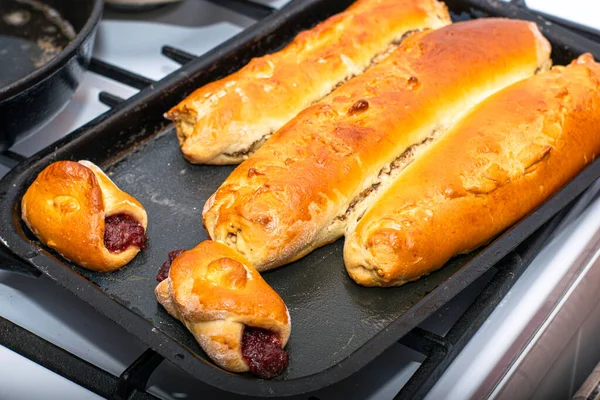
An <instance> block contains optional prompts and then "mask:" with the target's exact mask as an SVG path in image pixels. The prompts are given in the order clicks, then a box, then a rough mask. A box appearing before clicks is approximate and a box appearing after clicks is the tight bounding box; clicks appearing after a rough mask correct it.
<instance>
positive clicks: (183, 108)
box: [166, 0, 450, 164]
mask: <svg viewBox="0 0 600 400" xmlns="http://www.w3.org/2000/svg"><path fill="white" fill-rule="evenodd" d="M449 23H450V17H449V15H448V12H447V10H446V7H445V6H444V5H443V4H442V3H439V2H437V1H436V0H359V1H357V2H356V3H355V4H354V5H353V6H352V7H350V8H349V9H348V10H347V11H345V12H342V13H340V14H337V15H335V16H333V17H331V18H329V19H328V20H326V21H324V22H322V23H320V24H319V25H317V26H316V27H315V28H313V29H311V30H308V31H305V32H301V33H300V34H299V35H298V36H297V37H296V38H295V39H294V41H292V43H290V44H289V45H288V46H286V47H285V48H284V49H283V50H281V51H279V52H277V53H274V54H269V55H265V56H263V57H260V58H255V59H253V60H252V61H251V62H250V63H249V64H248V65H247V66H245V67H244V68H242V69H241V70H240V71H238V72H236V73H234V74H232V75H230V76H228V77H226V78H224V79H221V80H219V81H217V82H213V83H210V84H208V85H206V86H204V87H202V88H200V89H198V90H196V91H195V92H194V93H192V94H191V95H190V96H189V97H187V98H186V99H185V100H183V101H182V102H181V103H180V104H178V105H177V106H175V107H173V108H172V109H171V110H170V111H169V112H168V113H167V114H166V117H167V118H169V119H171V120H173V121H175V125H176V127H177V136H178V138H179V142H180V145H181V149H182V151H183V154H184V156H185V157H186V158H187V159H188V160H189V161H191V162H194V163H209V164H237V163H239V162H241V161H242V160H243V159H244V157H245V156H247V154H248V153H249V152H248V150H249V149H252V150H256V149H257V148H258V147H260V145H261V144H262V142H264V140H266V137H267V136H269V135H271V134H272V133H273V132H275V131H277V130H278V129H279V128H280V127H282V126H283V125H284V124H285V123H286V122H287V121H289V120H290V119H292V118H293V117H294V116H295V115H296V114H297V113H298V112H300V111H301V110H302V109H304V108H305V107H307V106H309V105H310V104H312V103H313V102H315V101H317V100H319V99H321V98H323V97H324V96H325V95H327V94H328V93H330V92H331V91H332V90H333V89H334V88H335V87H336V85H338V84H339V83H341V82H343V81H345V80H347V79H349V78H350V77H352V76H354V75H358V74H360V73H361V72H363V71H364V70H365V69H366V68H368V66H369V65H370V64H371V62H372V59H373V58H375V57H376V56H377V55H379V54H381V53H385V52H386V50H387V49H388V47H389V46H390V45H391V44H392V43H393V42H395V41H399V40H400V39H401V38H402V37H403V35H405V34H406V33H407V32H410V31H415V30H423V29H435V28H439V27H441V26H444V25H447V24H449Z"/></svg>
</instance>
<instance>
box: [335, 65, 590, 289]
mask: <svg viewBox="0 0 600 400" xmlns="http://www.w3.org/2000/svg"><path fill="white" fill-rule="evenodd" d="M598 154H600V64H597V63H595V62H594V61H593V58H592V57H591V55H589V54H586V55H583V56H581V57H580V58H579V59H577V60H576V61H574V62H573V63H572V64H571V65H570V66H568V67H555V68H553V69H552V70H551V71H549V72H546V73H543V74H539V75H537V76H535V77H532V78H530V79H527V80H525V81H522V82H519V83H516V84H514V85H512V86H510V87H508V88H506V89H504V90H503V91H501V92H499V93H497V94H495V95H493V96H492V97H490V98H488V99H487V100H485V101H484V102H482V103H481V104H479V105H478V106H477V107H476V108H475V109H473V110H472V111H471V112H470V113H469V115H468V116H466V117H465V118H464V119H463V120H461V121H460V122H459V123H458V124H457V125H456V126H455V127H454V128H453V129H452V130H451V131H450V132H448V133H447V134H446V135H445V136H444V137H443V138H442V139H440V140H439V141H438V143H437V144H435V145H434V146H433V147H432V148H431V149H430V150H429V151H428V152H427V153H426V154H425V155H423V156H422V157H421V158H419V159H418V160H416V161H415V162H414V163H412V164H411V165H410V166H409V167H408V168H406V170H405V171H404V172H403V173H402V174H401V175H400V176H399V178H398V179H397V180H396V182H394V184H393V186H391V187H390V188H389V189H388V190H387V191H386V192H385V193H383V194H382V196H381V198H380V199H379V200H378V201H377V202H375V203H374V204H373V205H372V207H371V209H370V210H369V211H368V212H367V213H366V214H365V216H364V217H363V218H362V219H361V221H360V222H359V223H358V225H357V226H356V229H353V230H351V231H350V232H349V234H348V235H347V236H346V242H345V247H344V260H345V262H346V268H347V270H348V273H349V274H350V276H351V277H352V279H354V280H355V281H356V282H358V283H360V284H362V285H367V286H392V285H402V284H404V283H406V282H409V281H413V280H415V279H418V278H419V277H421V276H423V275H426V274H428V273H430V272H432V271H434V270H436V269H438V268H440V267H441V266H443V265H444V264H445V263H446V262H447V261H448V260H449V259H450V258H451V257H453V256H454V255H457V254H460V253H468V252H470V251H471V250H473V249H475V248H477V247H479V246H481V245H483V244H485V243H487V242H489V241H490V240H491V239H493V238H494V237H495V236H496V235H498V234H499V233H500V232H502V231H503V230H504V229H506V228H508V227H509V226H511V225H512V224H514V223H515V222H517V221H518V220H519V219H521V218H522V217H524V216H525V215H526V214H528V213H529V212H531V211H532V210H534V209H535V208H536V207H537V206H538V205H540V204H541V203H542V202H543V201H544V200H545V199H546V198H548V197H549V196H550V195H552V194H553V193H554V192H555V191H556V190H558V189H559V188H560V187H561V186H563V185H564V184H566V183H567V182H568V181H569V180H570V179H572V178H573V177H574V176H575V175H576V174H577V173H578V172H579V171H580V170H581V169H583V168H584V167H585V166H586V165H587V164H588V163H590V162H592V161H593V160H594V158H595V157H596V156H597V155H598Z"/></svg>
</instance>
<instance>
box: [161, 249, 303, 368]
mask: <svg viewBox="0 0 600 400" xmlns="http://www.w3.org/2000/svg"><path fill="white" fill-rule="evenodd" d="M155 293H156V298H157V299H158V302H159V303H160V304H162V305H163V306H164V307H165V309H166V310H167V311H168V313H169V314H171V315H172V316H173V317H175V318H177V319H178V320H180V321H181V322H183V324H184V325H185V326H186V328H187V329H189V331H190V332H191V333H192V334H193V335H194V337H195V338H196V340H197V341H198V343H199V344H200V346H201V347H202V349H204V351H205V352H206V354H208V356H209V357H210V358H211V359H212V360H213V361H214V362H215V363H216V364H217V365H219V366H220V367H222V368H224V369H226V370H228V371H232V372H246V371H251V372H253V373H254V374H256V375H258V376H260V377H263V378H272V377H274V376H276V375H278V374H279V373H281V372H282V371H283V369H285V367H286V366H287V353H285V352H284V351H283V350H282V349H283V347H284V346H285V345H286V343H287V341H288V338H289V336H290V329H291V326H290V316H289V313H288V310H287V307H286V306H285V304H284V303H283V301H282V300H281V298H280V297H279V295H278V294H277V293H275V291H274V290H273V289H272V288H271V287H270V286H269V285H268V284H267V283H266V282H265V281H264V279H263V278H262V277H261V276H260V274H259V273H258V272H257V271H256V269H254V268H253V267H252V265H251V264H250V263H249V262H248V260H246V259H245V258H244V257H242V256H241V255H240V254H238V253H237V252H236V251H235V250H233V249H231V248H229V247H227V246H225V245H223V244H221V243H217V242H212V241H204V242H202V243H200V244H199V245H198V246H196V247H195V248H193V249H192V250H189V251H185V252H183V253H182V254H181V255H179V256H177V257H176V258H175V259H174V260H173V261H172V264H171V265H170V270H169V271H168V278H167V279H165V280H163V281H162V282H161V283H160V284H159V285H158V286H157V287H156V290H155Z"/></svg>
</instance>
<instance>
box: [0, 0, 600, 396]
mask: <svg viewBox="0 0 600 400" xmlns="http://www.w3.org/2000/svg"><path fill="white" fill-rule="evenodd" d="M350 3H351V1H349V0H307V1H295V2H293V3H291V4H290V5H288V6H286V7H284V8H283V9H281V10H280V11H278V12H276V13H274V14H273V15H271V16H269V17H267V18H265V19H264V20H262V21H261V22H259V23H257V24H255V25H253V26H252V27H250V28H249V29H247V30H246V31H244V32H242V33H241V34H239V35H237V36H236V37H234V38H232V39H231V40H229V41H227V42H225V43H224V44H222V45H221V46H219V47H217V48H215V49H214V50H212V51H210V52H209V53H207V54H206V55H204V56H203V57H200V58H199V59H196V60H194V61H192V62H190V63H188V64H186V65H185V66H183V67H182V68H181V69H179V70H178V71H176V72H174V73H173V74H171V75H169V76H167V77H166V78H165V79H163V80H161V81H160V82H156V83H153V84H152V85H151V86H150V87H148V88H146V89H144V90H142V91H141V92H140V93H139V94H137V95H136V96H135V97H134V98H132V99H131V100H129V101H127V102H126V103H124V104H122V105H120V106H117V107H116V108H115V109H113V110H112V111H111V112H109V113H107V114H104V115H102V116H100V117H99V118H97V119H96V120H94V121H92V122H90V123H89V124H87V125H86V126H84V127H82V128H81V129H78V130H77V131H75V132H74V133H72V134H70V135H69V136H67V137H66V138H64V139H62V140H60V141H58V142H57V143H55V144H53V145H52V146H50V147H48V148H46V149H44V150H42V151H40V152H39V153H38V154H36V155H34V156H33V157H31V158H29V159H27V160H25V161H24V162H22V163H21V164H19V165H18V166H17V167H15V168H14V169H13V170H12V171H11V172H10V173H9V174H8V175H7V176H6V177H5V178H4V179H3V180H2V181H0V240H1V241H2V243H4V244H5V245H6V246H7V247H8V248H9V249H10V250H12V252H13V253H14V254H15V255H16V256H18V257H19V258H20V259H22V260H24V261H26V262H27V263H29V264H31V265H32V266H34V267H35V268H37V269H38V270H39V271H41V272H42V273H44V274H46V275H48V276H49V277H50V278H52V279H53V280H55V281H56V282H57V283H58V284H60V285H62V286H64V287H66V288H67V289H69V290H70V291H72V292H73V293H74V294H75V295H76V296H77V297H79V298H80V299H81V300H83V301H85V302H87V303H89V304H90V305H91V306H92V307H94V308H95V309H97V310H98V311H99V312H101V313H102V314H104V315H106V316H107V317H108V318H110V319H111V320H113V321H115V322H116V323H117V324H119V325H121V326H122V327H123V328H124V329H125V330H127V331H128V332H130V333H132V334H133V335H135V336H136V337H138V338H139V339H140V340H141V341H143V342H144V343H146V344H147V345H148V346H149V347H150V348H152V349H153V350H155V351H156V352H158V353H160V354H161V355H163V356H164V357H165V358H166V359H168V360H170V361H171V362H173V363H174V364H176V365H178V366H179V367H181V368H182V369H183V370H185V371H187V372H188V373H189V374H191V375H192V376H194V377H195V378H197V379H198V380H200V381H203V382H206V383H208V384H210V385H213V386H215V387H218V388H220V389H223V390H226V391H229V392H234V393H239V394H246V395H255V396H286V395H294V394H300V393H306V392H310V391H314V390H317V389H320V388H322V387H325V386H328V385H330V384H333V383H335V382H338V381H340V380H342V379H343V378H345V377H348V376H350V375H351V374H352V373H354V372H356V371H358V370H359V369H360V368H362V367H363V366H365V365H366V364H367V363H369V362H370V361H371V360H373V359H374V358H375V357H377V356H378V355H379V354H380V353H382V352H383V351H384V350H385V349H387V348H388V347H389V346H391V345H392V344H394V343H395V342H396V341H397V340H398V339H399V338H400V337H402V336H403V335H404V334H406V333H407V332H409V331H410V330H412V329H413V328H414V327H416V326H417V325H418V324H419V323H421V322H422V321H423V320H424V319H425V318H427V317H428V316H429V315H431V314H432V313H434V312H435V311H436V310H438V309H439V308H441V307H442V306H443V305H444V303H446V302H447V301H448V300H449V299H451V298H452V297H453V296H455V295H456V294H457V293H459V292H460V291H461V290H463V289H464V288H465V287H467V286H468V285H469V284H470V283H471V282H473V281H474V280H475V279H476V278H477V277H479V276H480V275H481V274H482V273H484V272H485V271H487V270H488V269H489V268H491V267H492V266H494V265H495V264H496V263H497V262H498V261H499V260H500V259H501V258H502V257H503V256H505V255H506V254H508V253H509V252H510V251H511V250H512V249H514V248H515V247H516V246H517V245H518V244H520V243H521V242H523V241H524V240H526V239H527V237H528V236H530V235H531V234H532V233H533V232H535V230H536V229H537V228H539V227H540V226H541V225H542V224H544V222H546V221H547V220H548V219H550V218H551V217H552V216H553V215H554V214H556V213H557V212H558V211H559V210H561V209H562V208H563V207H565V206H566V205H567V204H568V203H569V202H570V201H571V200H573V199H574V198H575V197H577V196H578V195H579V194H580V193H581V192H582V191H584V190H585V189H586V188H587V187H588V186H589V185H590V184H591V183H592V182H593V181H594V180H596V179H597V178H598V177H600V162H598V161H597V162H594V163H593V164H591V165H590V166H589V167H588V168H587V169H585V170H584V171H583V172H582V173H580V174H579V175H578V176H577V177H576V178H575V179H574V180H573V181H571V182H570V183H569V184H568V185H567V186H566V187H564V188H563V189H562V190H561V191H560V192H558V193H557V194H556V195H555V196H553V197H552V198H550V199H549V200H548V201H546V203H544V205H542V206H541V207H540V208H538V209H537V210H536V211H534V212H533V213H531V214H530V215H529V216H527V217H526V218H524V219H523V220H521V221H520V222H519V223H517V224H516V225H514V226H513V227H512V228H510V229H509V230H507V231H506V232H505V233H504V234H502V235H501V236H499V237H498V238H497V239H496V240H495V241H493V242H492V243H491V244H490V245H488V246H486V247H485V248H482V249H480V250H478V251H476V252H473V253H471V254H468V255H464V256H460V257H457V258H454V259H453V260H451V261H450V262H449V263H448V264H447V265H446V266H445V267H444V268H442V269H441V270H439V271H437V272H434V273H432V274H431V275H429V276H427V277H425V278H423V279H421V280H419V281H417V282H414V283H409V284H407V285H405V286H402V287H400V288H389V289H382V288H363V287H360V286H358V285H356V284H355V283H354V282H353V281H352V280H351V279H350V278H349V277H348V276H347V275H346V272H345V269H344V266H343V261H342V248H343V241H342V240H339V241H337V242H335V243H333V244H331V245H328V246H325V247H323V248H321V249H318V250H316V251H314V252H313V253H311V254H310V255H308V256H306V257H305V258H303V259H301V260H299V261H297V262H295V263H293V264H292V265H288V266H286V267H283V268H279V269H277V270H274V271H270V272H268V273H265V274H264V277H265V279H266V280H267V282H268V283H269V284H271V285H272V286H273V288H274V289H275V290H276V291H277V292H278V293H279V294H280V295H281V297H282V298H283V300H284V301H285V302H286V304H287V305H288V307H289V310H290V314H291V318H292V326H293V329H292V336H291V339H290V341H289V344H288V346H287V349H288V351H289V354H290V365H289V367H288V369H287V370H286V372H285V373H284V374H283V375H281V376H280V377H278V378H276V379H274V380H270V381H269V380H261V379H257V378H255V377H252V376H250V375H238V374H232V373H229V372H226V371H224V370H222V369H220V368H218V367H217V366H215V365H214V364H213V363H212V362H211V361H210V360H209V359H208V358H207V356H206V355H205V354H204V352H203V351H202V350H201V349H200V347H199V346H198V345H197V343H196V342H195V341H194V340H193V338H192V335H191V334H190V333H189V332H188V331H187V330H186V329H185V328H184V327H183V325H182V324H180V323H179V322H177V321H176V320H175V319H173V318H171V317H170V316H169V315H168V314H167V313H166V311H164V309H163V308H162V307H161V306H159V305H158V303H157V302H156V299H155V298H154V294H153V290H154V287H155V286H156V283H157V282H156V280H155V277H156V274H157V272H158V269H159V267H160V265H161V264H162V263H163V262H164V261H165V260H166V258H167V253H168V252H169V251H171V250H174V249H179V248H188V249H189V248H192V247H193V246H195V245H196V244H197V243H199V242H200V241H202V240H204V239H206V238H207V237H206V233H205V232H204V230H203V228H202V220H201V211H202V206H203V204H204V201H205V200H206V199H207V198H208V197H209V196H210V195H211V194H212V193H213V192H214V191H215V190H216V189H217V188H218V186H219V185H220V184H221V182H223V180H224V179H225V178H226V177H227V175H228V174H229V173H230V172H231V170H232V169H233V167H220V166H201V165H191V164H189V163H187V162H186V161H185V160H184V159H183V158H182V157H181V154H180V151H179V148H178V146H177V142H176V137H175V134H174V132H173V126H172V125H171V124H169V123H168V122H167V121H165V120H164V119H163V118H162V113H163V112H164V111H165V110H167V109H168V108H169V107H170V106H172V105H174V104H176V103H177V102H178V101H180V100H181V99H182V98H183V97H184V96H185V95H187V94H188V93H189V92H191V91H192V90H193V89H195V88H196V87H199V86H201V85H203V84H205V83H207V82H210V81H213V80H215V79H218V78H220V77H223V76H225V75H227V74H229V73H231V72H233V71H235V70H236V69H239V68H240V67H241V66H243V65H245V64H246V63H247V62H248V61H249V60H250V58H252V57H254V56H258V55H262V54H264V53H266V52H270V51H274V50H276V49H279V48H281V47H282V46H283V45H284V44H285V43H287V42H288V41H289V40H290V39H291V38H292V37H293V36H294V35H295V34H296V33H298V32H299V31H300V30H302V29H306V28H309V27H310V26H312V25H314V24H315V23H317V22H318V21H320V20H323V19H324V18H326V17H327V16H329V15H332V14H334V13H336V12H339V11H341V10H342V9H344V8H345V7H347V6H348V5H349V4H350ZM447 4H448V6H449V8H450V10H451V11H452V12H453V17H454V19H455V20H463V19H470V18H477V17H482V16H486V15H489V16H505V17H511V18H521V19H529V20H535V21H536V22H538V24H539V26H540V28H541V30H542V32H543V33H544V34H545V35H546V37H547V38H548V39H549V40H550V41H551V42H552V44H553V47H554V50H553V59H554V60H555V62H556V63H557V64H564V63H568V62H569V61H570V60H571V59H573V58H575V57H576V56H577V55H578V54H580V53H582V52H585V51H589V52H591V53H592V54H594V56H595V57H596V58H600V45H598V44H597V43H595V42H593V41H590V40H589V39H586V38H583V37H580V36H578V35H576V34H573V33H571V32H569V31H568V30H566V29H564V28H561V27H559V26H555V25H553V24H552V23H549V22H545V21H543V20H540V19H538V18H537V17H536V16H534V15H532V14H530V13H528V12H527V11H524V10H522V9H520V8H518V7H515V6H513V5H510V4H506V3H502V2H497V1H492V0H487V1H485V0H461V1H454V0H451V1H448V2H447ZM65 159H69V160H78V159H88V160H91V161H93V162H95V163H97V164H99V165H100V166H102V167H103V168H104V169H105V170H106V171H107V173H108V174H109V175H110V176H111V178H112V179H113V180H114V181H115V183H116V184H117V185H118V186H120V187H121V188H122V189H123V190H125V191H127V192H129V193H130V194H132V195H133V196H135V197H136V198H137V199H138V200H139V201H140V202H141V203H142V204H144V206H145V207H146V210H147V211H148V215H149V219H150V221H149V226H148V231H147V234H148V237H149V244H148V249H147V250H146V251H145V252H143V253H141V254H140V255H138V256H137V257H136V258H135V259H134V260H133V261H132V262H131V263H130V264H129V265H128V266H127V267H125V268H123V269H122V270H119V271H117V272H114V273H110V274H101V273H95V272H91V271H87V270H85V269H82V268H79V267H77V266H76V265H73V264H71V263H69V262H67V261H65V260H64V259H62V258H61V257H60V256H58V255H57V254H56V253H55V252H53V251H49V250H48V249H46V248H44V247H42V246H41V245H40V244H39V242H38V241H37V240H36V239H35V237H34V236H33V235H31V233H30V232H28V230H27V229H26V228H25V227H24V225H23V224H22V222H21V220H20V217H19V215H20V207H19V203H20V199H21V197H22V195H23V193H24V191H25V190H26V188H27V187H28V186H29V184H30V183H31V182H32V181H33V179H34V178H35V176H36V175H37V174H38V173H39V172H40V171H41V170H42V169H43V168H44V167H46V166H47V165H48V164H50V163H51V162H53V161H56V160H65Z"/></svg>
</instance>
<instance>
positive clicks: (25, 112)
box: [0, 0, 103, 151]
mask: <svg viewBox="0 0 600 400" xmlns="http://www.w3.org/2000/svg"><path fill="white" fill-rule="evenodd" d="M102 2H103V1H102V0H44V1H43V3H42V2H39V1H37V0H2V1H0V151H4V150H6V149H7V148H8V147H10V146H11V145H12V144H13V143H14V142H15V140H16V139H17V138H19V137H23V136H25V135H27V134H28V133H31V132H34V131H35V130H37V129H39V128H40V127H41V126H42V125H43V124H44V123H46V122H48V121H49V120H50V119H51V118H52V117H54V116H55V115H56V114H57V113H58V112H59V111H60V110H61V109H62V108H63V107H64V106H65V105H66V104H67V103H68V102H69V100H70V99H71V97H72V96H73V93H74V92H75V90H76V89H77V86H79V83H80V81H81V79H82V77H83V72H84V71H85V70H86V69H87V66H88V64H89V61H90V57H91V55H92V46H93V44H94V37H95V34H96V29H97V27H98V22H99V21H100V16H101V15H102Z"/></svg>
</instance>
